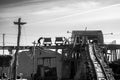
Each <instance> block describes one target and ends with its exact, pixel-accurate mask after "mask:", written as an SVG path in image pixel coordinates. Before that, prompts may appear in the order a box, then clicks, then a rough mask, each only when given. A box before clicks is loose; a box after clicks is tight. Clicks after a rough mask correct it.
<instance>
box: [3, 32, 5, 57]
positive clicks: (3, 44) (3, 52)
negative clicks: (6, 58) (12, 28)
mask: <svg viewBox="0 0 120 80" xmlns="http://www.w3.org/2000/svg"><path fill="white" fill-rule="evenodd" d="M4 46H5V34H3V55H4Z"/></svg>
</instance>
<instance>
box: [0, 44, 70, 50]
mask: <svg viewBox="0 0 120 80" xmlns="http://www.w3.org/2000/svg"><path fill="white" fill-rule="evenodd" d="M33 47H34V46H19V50H24V49H31V48H33ZM66 47H68V45H59V46H55V45H54V46H35V48H47V49H64V48H66ZM16 48H17V46H4V49H5V50H8V49H13V50H15V49H16ZM2 49H3V46H0V50H2Z"/></svg>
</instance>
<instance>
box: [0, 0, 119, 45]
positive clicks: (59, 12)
mask: <svg viewBox="0 0 120 80" xmlns="http://www.w3.org/2000/svg"><path fill="white" fill-rule="evenodd" d="M19 17H21V18H22V21H25V22H27V24H26V25H24V26H22V36H21V45H31V42H33V41H34V40H36V41H37V39H38V38H39V37H41V36H42V37H50V36H51V37H56V36H65V37H69V36H70V35H71V34H67V31H72V30H84V29H85V27H87V29H88V30H102V31H103V33H104V34H107V33H111V32H113V33H114V35H104V37H105V42H111V41H113V40H117V43H120V32H119V30H120V27H119V26H120V0H0V35H1V36H0V45H2V34H3V33H5V34H6V36H5V41H6V45H16V37H17V25H14V24H13V22H14V21H17V19H18V18H19Z"/></svg>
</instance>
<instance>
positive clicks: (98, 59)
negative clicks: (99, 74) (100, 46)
mask: <svg viewBox="0 0 120 80" xmlns="http://www.w3.org/2000/svg"><path fill="white" fill-rule="evenodd" d="M92 49H93V53H94V55H95V57H96V60H97V61H98V63H99V65H100V67H101V69H102V71H103V74H104V76H105V78H106V80H109V79H108V77H107V75H106V72H105V69H104V67H103V65H102V64H101V62H100V60H99V59H98V57H97V55H96V51H95V45H93V48H92Z"/></svg>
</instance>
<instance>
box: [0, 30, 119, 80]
mask: <svg viewBox="0 0 120 80" xmlns="http://www.w3.org/2000/svg"><path fill="white" fill-rule="evenodd" d="M41 39H44V40H43V41H45V42H44V45H41V44H39V43H41V42H40V40H41ZM63 39H65V38H62V37H56V40H55V45H52V42H51V38H40V39H39V41H38V42H39V43H38V44H39V45H36V46H20V47H19V49H20V50H24V49H29V50H32V49H33V48H35V49H39V50H44V49H55V51H56V52H58V50H59V49H61V50H62V54H61V55H62V59H61V62H62V67H61V69H60V70H61V73H60V74H59V76H57V79H61V80H115V78H114V73H113V71H112V69H111V68H110V67H109V63H110V62H111V61H114V60H117V59H119V57H118V56H117V55H118V54H120V51H119V50H120V45H113V44H104V39H103V34H102V32H101V31H73V32H72V37H71V42H69V40H67V39H65V40H66V41H67V42H64V40H63ZM57 41H59V42H58V43H57ZM47 43H48V44H47ZM3 48H4V49H6V50H8V51H9V52H10V53H11V54H12V50H15V49H16V48H17V47H16V46H4V47H2V46H0V49H3ZM43 66H44V65H43ZM38 67H39V66H38ZM42 74H43V73H42ZM39 76H40V75H39ZM42 78H43V79H44V80H47V79H48V78H47V77H46V76H42ZM49 79H50V77H49Z"/></svg>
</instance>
